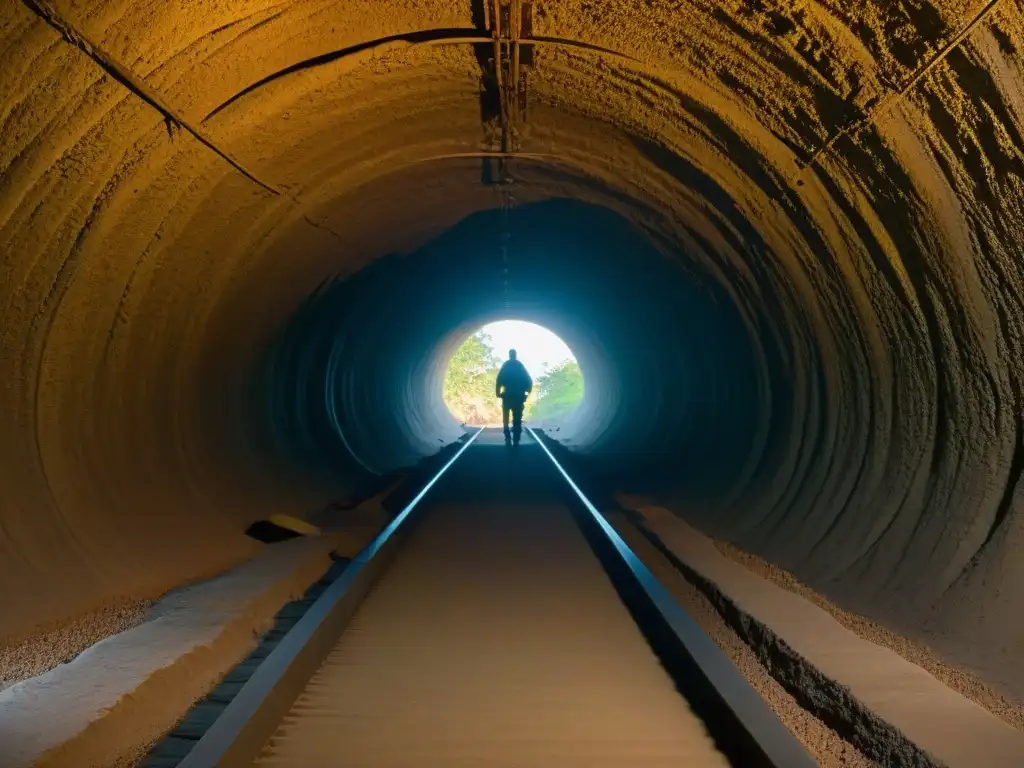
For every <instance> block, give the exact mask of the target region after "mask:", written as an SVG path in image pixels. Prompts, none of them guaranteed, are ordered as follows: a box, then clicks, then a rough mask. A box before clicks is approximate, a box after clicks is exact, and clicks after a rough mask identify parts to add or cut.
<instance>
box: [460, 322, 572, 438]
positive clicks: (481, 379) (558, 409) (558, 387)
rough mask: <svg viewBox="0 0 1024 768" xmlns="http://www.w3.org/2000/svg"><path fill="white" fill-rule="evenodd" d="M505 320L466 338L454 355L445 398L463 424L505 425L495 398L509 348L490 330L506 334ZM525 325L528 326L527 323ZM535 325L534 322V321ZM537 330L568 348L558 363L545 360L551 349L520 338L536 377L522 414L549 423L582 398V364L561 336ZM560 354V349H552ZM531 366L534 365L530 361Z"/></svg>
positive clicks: (529, 366) (566, 411) (528, 365)
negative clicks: (557, 350) (560, 338)
mask: <svg viewBox="0 0 1024 768" xmlns="http://www.w3.org/2000/svg"><path fill="white" fill-rule="evenodd" d="M504 325H505V324H503V323H494V324H492V325H491V326H488V327H486V328H483V329H481V330H479V331H477V332H476V333H475V334H473V335H472V336H470V337H469V338H467V339H466V340H465V341H464V342H463V343H462V344H461V345H460V346H459V348H458V349H456V350H455V354H454V355H453V356H452V359H451V362H450V363H449V365H448V371H447V373H446V375H445V380H444V391H443V397H444V402H445V405H447V406H448V409H449V410H450V411H451V412H452V414H453V415H454V416H455V417H456V418H457V419H459V421H461V422H462V423H464V424H467V425H472V426H486V425H496V424H500V423H501V401H500V400H499V399H498V398H496V397H495V394H494V387H495V382H496V380H497V377H498V371H499V370H500V368H501V365H502V363H503V362H504V359H505V357H504V355H505V352H506V350H504V349H501V350H499V349H498V347H497V345H496V343H495V339H494V338H493V337H492V335H491V333H490V332H489V331H496V332H497V334H498V335H501V336H503V337H505V340H507V338H508V329H506V328H503V327H502V326H504ZM523 325H526V324H523ZM530 325H532V324H530ZM533 328H535V329H536V331H534V333H535V334H542V333H543V334H545V335H548V336H550V337H552V339H554V340H555V343H556V344H557V345H558V346H561V347H562V348H563V349H565V352H564V353H563V354H564V357H563V358H562V359H558V360H557V361H555V362H553V363H552V362H550V361H548V360H547V359H545V354H547V355H551V354H552V352H551V350H550V346H551V345H550V344H549V348H548V349H545V348H544V347H543V345H540V346H535V345H533V344H530V341H531V339H520V340H518V341H517V342H513V343H518V346H519V347H522V349H519V354H520V358H521V359H523V361H524V363H525V364H526V366H527V370H529V372H530V375H531V376H532V377H533V380H534V384H533V392H532V393H531V394H530V397H529V399H528V400H527V403H526V409H525V412H524V416H525V418H526V419H533V420H535V421H548V420H552V419H557V418H561V417H563V416H567V415H568V414H570V413H572V411H574V410H575V409H576V408H577V406H579V404H580V402H581V401H582V399H583V374H582V371H581V370H580V366H579V363H578V362H576V360H575V359H573V357H572V355H571V353H569V352H568V350H567V348H565V347H564V344H563V343H562V342H561V340H559V339H557V337H555V336H554V334H551V333H550V331H547V330H546V329H543V328H540V327H539V326H533ZM553 354H554V355H555V356H558V353H557V352H555V353H553ZM531 364H532V365H531Z"/></svg>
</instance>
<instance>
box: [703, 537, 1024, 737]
mask: <svg viewBox="0 0 1024 768" xmlns="http://www.w3.org/2000/svg"><path fill="white" fill-rule="evenodd" d="M714 544H715V546H716V547H717V548H718V550H719V551H720V552H721V553H722V554H723V555H725V556H726V557H728V558H730V559H731V560H733V561H735V562H737V563H739V564H740V565H742V566H744V567H745V568H747V569H748V570H750V571H753V572H754V573H756V574H758V575H759V576H761V577H763V578H765V579H768V580H769V581H771V582H772V583H774V584H776V585H778V586H780V587H782V588H783V589H787V590H789V591H790V592H793V593H795V594H798V595H800V596H801V597H804V598H806V599H807V600H810V601H811V602H813V603H814V604H815V605H817V606H818V607H819V608H821V609H823V610H825V611H828V613H829V614H831V615H832V617H833V618H834V619H835V620H836V621H838V622H839V623H840V624H842V625H843V626H844V627H846V628H847V629H849V630H850V631H851V632H855V633H856V634H857V635H858V636H859V637H862V638H863V639H865V640H870V641H871V642H872V643H876V644H877V645H881V646H884V647H885V648H888V649H889V650H891V651H893V652H894V653H898V654H899V655H900V656H902V657H903V658H904V659H906V660H907V661H909V662H911V663H913V664H916V665H917V666H919V667H922V668H923V669H926V670H928V672H929V673H930V674H931V675H932V676H934V677H935V678H936V679H938V680H940V681H941V682H942V683H943V684H945V685H947V686H948V687H950V688H952V689H953V690H954V691H957V692H958V693H960V694H961V695H963V696H966V697H967V698H968V699H970V700H971V701H973V702H974V703H975V704H978V705H979V706H982V707H984V708H985V709H987V710H988V711H989V712H991V713H992V714H994V715H995V716H996V717H998V718H1000V719H1001V720H1003V721H1004V722H1006V723H1008V724H1009V725H1012V726H1013V727H1014V728H1017V729H1020V730H1024V702H1020V701H1015V700H1013V699H1011V698H1009V697H1007V696H1004V695H1003V694H1001V693H999V692H998V691H996V690H995V689H994V688H993V687H992V686H990V685H988V684H987V683H985V682H984V681H982V680H981V679H979V678H978V677H977V676H976V675H974V674H972V673H971V672H968V671H965V670H963V669H960V668H958V667H956V666H954V665H952V664H949V663H948V662H946V661H944V660H943V659H942V658H941V657H940V656H939V654H938V653H936V652H935V651H934V650H932V649H931V648H929V647H927V646H925V645H922V644H921V643H916V642H914V641H913V640H909V639H907V638H906V637H903V636H901V635H898V634H896V633H895V632H892V631H890V630H888V629H886V628H885V627H883V626H881V625H880V624H878V623H877V622H874V621H872V620H871V619H867V618H865V617H863V616H858V615H857V614H855V613H850V612H849V611H845V610H843V609H842V608H839V607H838V606H836V605H835V604H833V603H831V602H830V601H829V600H828V599H826V598H824V597H822V596H821V595H819V594H818V593H817V592H815V591H814V590H813V589H811V588H810V587H808V586H807V585H805V584H802V583H801V582H800V581H799V580H798V579H797V578H796V577H795V576H793V574H791V573H789V572H788V571H785V570H783V569H782V568H779V567H778V566H776V565H773V564H772V563H769V562H768V561H766V560H764V559H762V558H760V557H758V556H757V555H752V554H750V553H749V552H744V551H743V550H741V549H739V548H737V547H735V546H733V545H732V544H729V543H727V542H723V541H715V542H714Z"/></svg>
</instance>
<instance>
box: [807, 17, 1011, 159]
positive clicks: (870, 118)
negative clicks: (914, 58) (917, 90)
mask: <svg viewBox="0 0 1024 768" xmlns="http://www.w3.org/2000/svg"><path fill="white" fill-rule="evenodd" d="M1001 2H1002V0H988V1H987V2H986V3H985V5H983V6H982V8H981V9H980V10H979V11H978V12H977V13H976V14H974V18H972V19H971V20H970V21H969V22H968V23H967V24H966V25H965V26H964V28H963V29H961V30H960V31H959V32H958V33H957V34H955V35H953V37H952V38H951V39H950V40H949V42H947V43H946V44H945V45H944V46H942V48H941V49H939V51H938V52H937V53H936V54H935V55H934V56H932V57H931V59H929V60H928V61H926V62H925V63H924V64H922V65H921V66H920V67H918V69H917V71H915V72H914V74H913V75H911V77H910V79H909V80H908V81H907V82H906V84H904V85H903V86H902V87H900V88H899V89H898V90H896V91H893V92H892V93H890V94H889V95H888V96H885V97H883V98H882V99H881V100H880V102H879V104H878V105H877V106H876V107H875V108H874V109H870V110H868V111H867V112H865V113H864V114H863V115H862V117H861V118H860V119H859V120H855V121H854V122H852V123H850V124H849V125H847V126H846V127H845V128H843V129H842V130H840V131H839V132H837V133H836V134H835V135H834V136H832V138H830V139H829V140H828V141H826V142H825V143H824V144H822V145H821V147H819V148H818V150H817V151H816V152H814V154H813V155H811V158H810V160H808V161H807V164H806V165H803V166H801V167H800V168H799V169H798V170H797V176H799V175H800V174H801V173H803V172H804V171H805V170H807V169H808V168H811V167H813V166H814V164H815V163H817V162H818V161H819V160H820V159H821V158H822V157H823V156H824V155H826V154H827V153H828V152H830V151H831V150H832V148H833V147H834V146H835V145H836V142H838V141H839V140H840V139H842V138H843V137H844V136H849V135H850V134H851V133H855V132H857V131H859V130H861V129H862V128H866V127H867V126H869V125H871V124H872V123H873V122H874V121H875V118H877V117H878V115H880V114H881V113H882V112H884V111H885V110H887V109H889V108H890V107H892V106H894V105H895V104H897V103H898V102H900V101H902V100H903V99H904V98H905V97H906V95H907V94H908V93H910V91H911V90H912V89H913V88H914V87H915V86H916V85H917V84H918V83H920V82H921V81H922V80H923V79H924V78H925V77H927V76H928V74H929V73H930V72H931V71H932V70H934V69H935V67H937V66H938V65H939V64H941V63H942V62H943V61H945V60H946V58H947V57H948V56H949V54H950V53H952V52H953V51H954V50H955V49H956V48H958V47H959V46H960V44H961V43H962V42H963V41H964V40H965V39H966V38H967V36H968V35H969V34H971V32H973V31H974V30H975V29H977V28H978V26H979V25H980V24H982V23H983V22H984V21H985V20H986V19H987V18H988V17H989V16H990V15H992V12H993V11H994V10H995V9H996V8H997V7H998V6H999V4H1000V3H1001Z"/></svg>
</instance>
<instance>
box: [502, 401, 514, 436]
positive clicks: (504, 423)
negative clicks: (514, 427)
mask: <svg viewBox="0 0 1024 768" xmlns="http://www.w3.org/2000/svg"><path fill="white" fill-rule="evenodd" d="M511 410H512V406H510V405H509V404H508V403H507V402H505V401H504V400H502V401H501V424H502V427H503V428H504V429H503V431H504V432H505V442H506V443H507V442H508V441H509V440H511V439H512V437H511V435H509V432H508V414H509V411H511Z"/></svg>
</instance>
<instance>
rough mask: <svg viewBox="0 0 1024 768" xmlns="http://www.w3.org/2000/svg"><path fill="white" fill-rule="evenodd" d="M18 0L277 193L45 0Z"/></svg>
mask: <svg viewBox="0 0 1024 768" xmlns="http://www.w3.org/2000/svg"><path fill="white" fill-rule="evenodd" d="M22 2H23V3H24V4H25V6H26V7H27V8H28V9H29V10H30V11H32V12H33V13H34V14H36V16H38V17H39V18H40V19H42V20H43V21H44V22H46V23H47V24H48V25H49V26H50V27H52V28H53V29H54V30H55V31H56V32H57V33H58V34H60V36H61V37H62V38H64V40H65V41H66V42H67V43H68V44H69V45H73V46H75V47H76V48H78V49H79V50H80V51H82V53H84V54H85V55H86V56H88V57H89V58H90V59H92V60H93V61H94V62H95V63H96V64H97V65H98V66H99V67H100V68H101V69H102V70H103V71H104V72H106V73H107V74H108V75H110V76H111V77H112V78H114V80H116V81H117V82H119V83H120V84H121V85H122V86H124V87H125V88H126V89H128V90H129V91H131V92H132V93H134V94H135V95H136V96H138V97H139V98H140V99H142V100H143V101H144V102H146V103H147V104H149V105H150V106H151V107H153V108H154V109H155V110H157V111H158V112H159V113H160V114H161V115H163V117H164V120H166V121H167V122H168V125H169V126H170V125H176V126H178V127H179V128H181V129H182V130H184V131H187V132H188V133H189V134H191V135H192V136H193V137H194V138H195V139H196V140H197V141H199V143H200V144H203V145H204V146H206V147H207V148H209V149H211V150H212V151H213V152H215V153H216V154H217V155H218V156H219V157H220V158H221V159H223V160H224V161H226V162H227V163H228V164H229V165H231V166H232V167H233V168H234V169H235V170H237V171H238V172H239V173H241V174H242V175H243V176H245V177H246V178H248V179H249V180H250V181H253V182H255V183H256V184H258V185H259V186H261V187H263V189H265V190H267V191H268V192H270V193H272V194H274V195H280V194H281V190H280V189H278V188H277V187H276V186H274V185H273V184H270V183H268V182H266V181H263V180H262V179H260V178H259V177H258V176H257V175H256V174H255V173H253V172H252V171H250V170H249V169H248V168H246V167H245V166H244V165H243V164H242V163H241V162H240V161H239V160H237V159H236V158H235V157H233V156H232V155H231V153H229V152H227V151H226V150H223V149H221V148H220V147H218V146H217V144H216V142H214V140H213V139H212V138H211V137H210V136H208V135H207V134H206V132H205V131H203V130H201V129H199V128H196V127H195V126H193V125H191V124H190V123H189V121H188V120H187V119H185V117H183V116H182V115H181V114H180V113H178V112H177V110H175V109H174V108H172V107H170V106H168V104H167V102H166V101H164V99H163V98H161V97H160V96H159V95H157V94H156V92H155V91H154V90H153V89H151V88H150V87H149V86H147V85H146V84H145V83H143V81H142V80H141V79H140V78H139V77H138V76H136V75H135V74H134V73H133V72H132V71H131V70H130V69H128V68H127V67H125V66H124V65H123V64H120V63H119V62H118V61H117V60H116V59H115V58H114V57H113V56H111V55H110V54H109V53H107V52H106V51H104V50H103V49H102V48H100V47H99V46H97V45H96V44H95V43H93V42H92V41H90V40H89V39H88V38H87V37H86V36H85V35H84V34H83V33H82V32H80V31H79V30H78V29H77V28H76V27H75V25H74V24H72V23H71V22H70V21H68V20H67V19H65V18H64V17H63V16H62V15H61V14H60V12H58V11H57V9H56V8H54V7H53V6H51V5H50V4H49V3H47V2H46V0H22Z"/></svg>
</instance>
